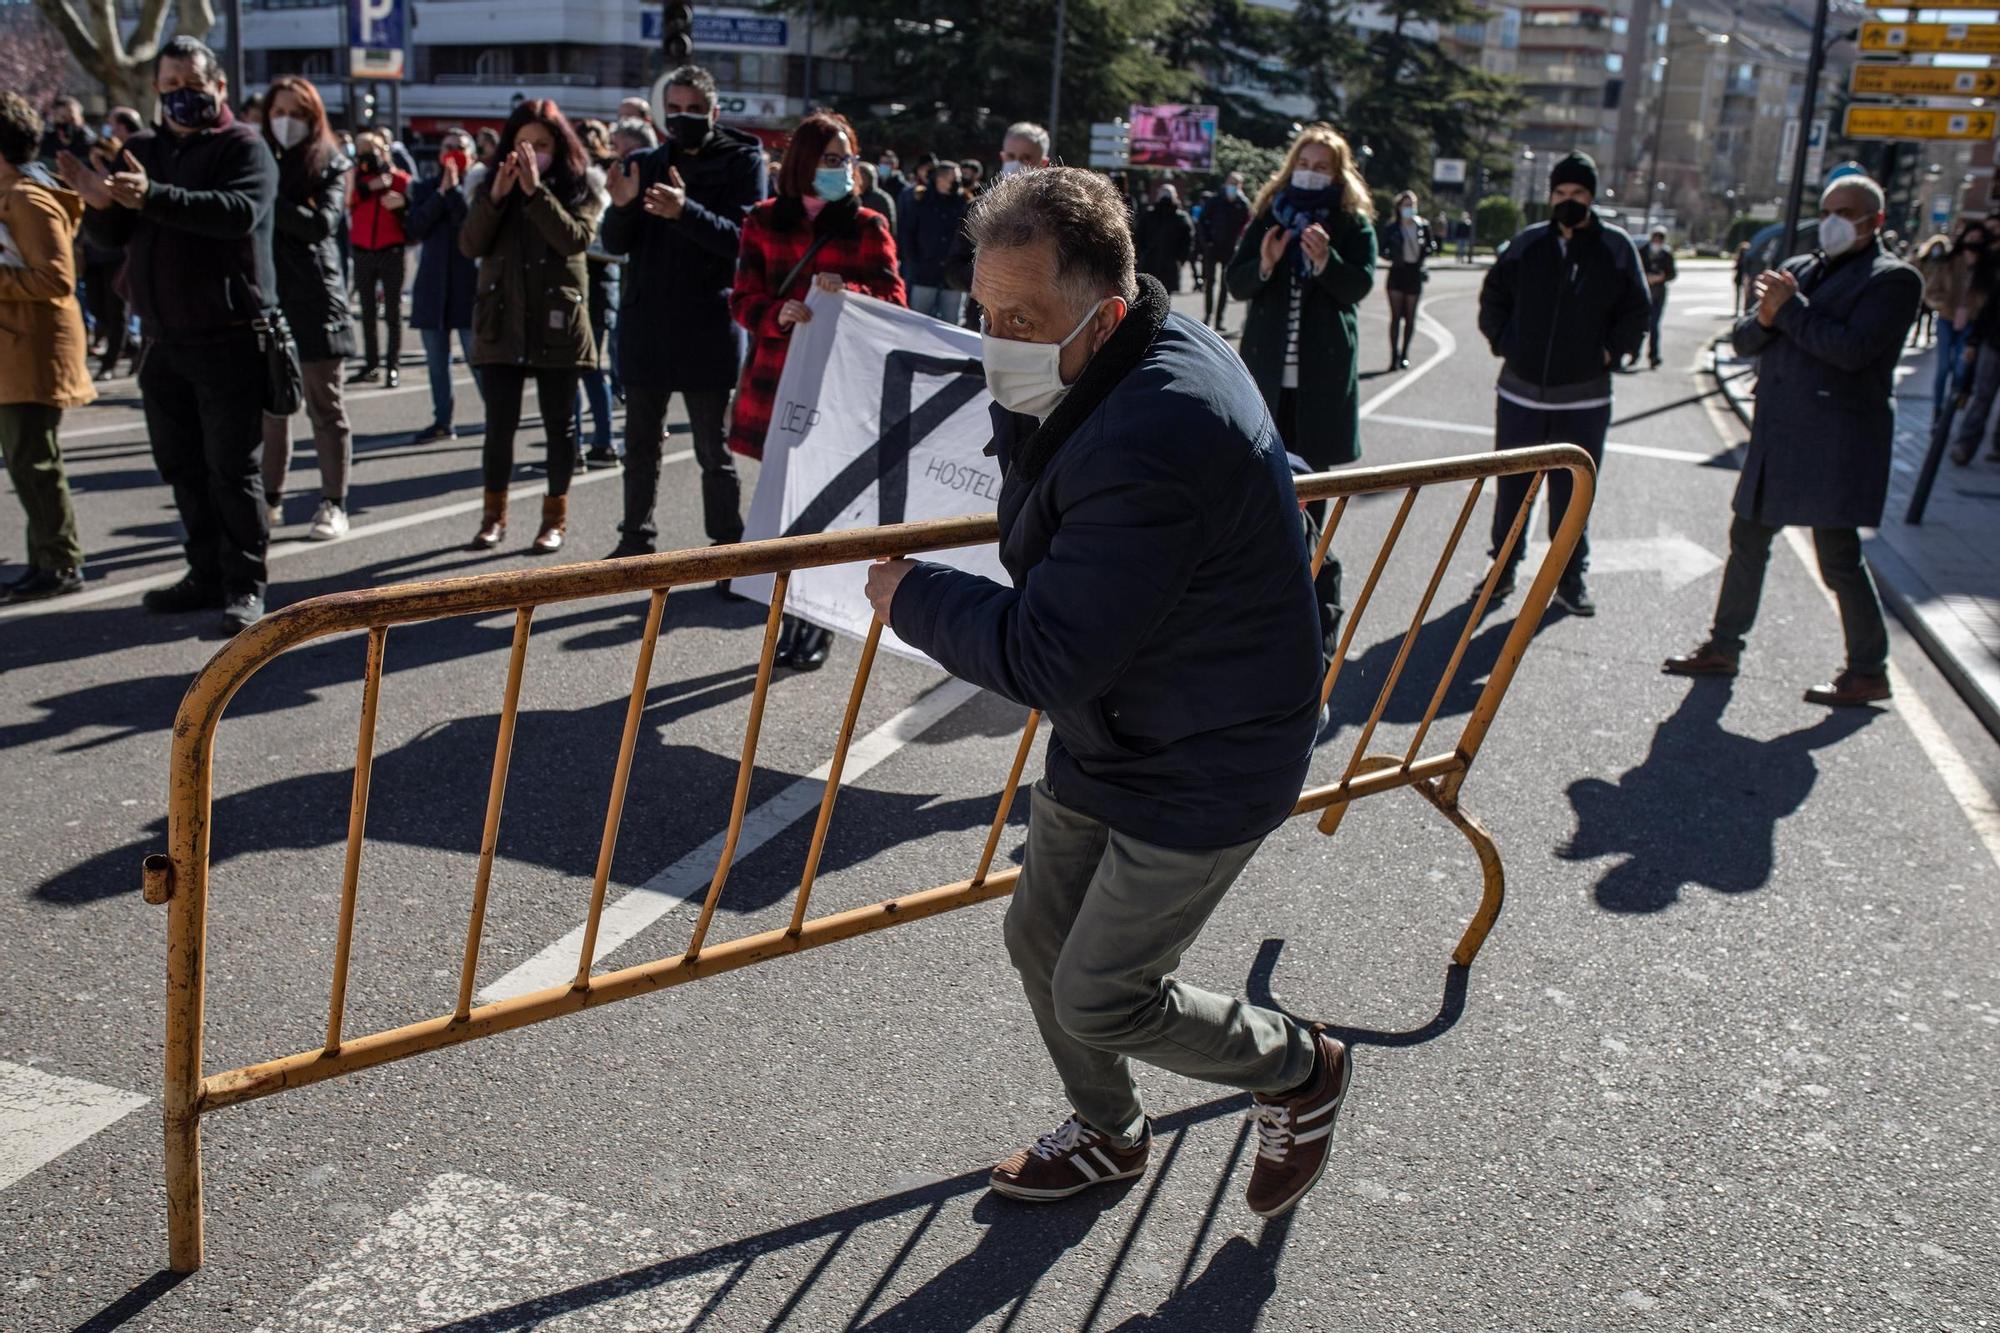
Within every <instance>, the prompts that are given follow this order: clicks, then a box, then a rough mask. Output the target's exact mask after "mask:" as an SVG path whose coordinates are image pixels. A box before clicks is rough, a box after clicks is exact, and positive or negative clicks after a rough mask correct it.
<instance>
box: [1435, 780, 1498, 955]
mask: <svg viewBox="0 0 2000 1333" xmlns="http://www.w3.org/2000/svg"><path fill="white" fill-rule="evenodd" d="M1416 790H1417V794H1418V795H1419V796H1422V797H1423V798H1424V799H1425V800H1427V801H1429V802H1430V803H1431V804H1432V805H1434V806H1436V807H1437V809H1438V813H1439V814H1441V815H1443V816H1444V817H1445V818H1446V819H1449V820H1450V821H1451V824H1452V827H1453V828H1455V829H1457V830H1458V831H1459V832H1460V833H1463V834H1464V835H1465V840H1466V841H1467V842H1469V843H1471V844H1472V850H1473V851H1474V852H1475V853H1477V854H1478V856H1479V873H1480V877H1481V878H1482V879H1483V880H1484V881H1485V889H1484V892H1482V893H1481V895H1480V898H1479V910H1477V911H1476V912H1474V913H1473V914H1472V921H1471V923H1470V924H1469V925H1467V926H1466V928H1465V934H1463V935H1461V936H1459V937H1458V947H1457V948H1456V949H1453V950H1452V951H1451V961H1452V962H1454V963H1457V964H1458V965H1459V966H1460V967H1470V966H1472V960H1473V959H1475V958H1477V957H1478V956H1479V946H1480V945H1482V944H1484V943H1486V935H1487V932H1488V931H1490V930H1492V929H1493V922H1494V921H1495V920H1496V919H1498V917H1499V915H1500V905H1501V903H1502V902H1503V901H1504V900H1505V899H1506V897H1507V872H1506V869H1505V868H1504V867H1502V866H1501V864H1500V849H1499V848H1498V847H1496V846H1495V845H1494V844H1493V836H1492V835H1491V834H1490V833H1488V832H1487V831H1486V830H1485V829H1483V828H1481V827H1480V826H1479V823H1478V821H1477V820H1475V819H1473V818H1472V816H1470V815H1468V814H1466V813H1465V811H1463V810H1461V809H1459V808H1458V799H1457V798H1456V797H1452V798H1450V799H1446V798H1445V797H1444V796H1443V795H1441V794H1440V793H1439V791H1438V789H1437V785H1436V784H1435V783H1430V782H1420V783H1418V784H1417V786H1416Z"/></svg>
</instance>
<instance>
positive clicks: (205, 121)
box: [160, 88, 222, 130]
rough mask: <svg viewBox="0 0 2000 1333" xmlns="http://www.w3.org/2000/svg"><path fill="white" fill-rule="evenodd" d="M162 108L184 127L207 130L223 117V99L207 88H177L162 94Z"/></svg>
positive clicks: (168, 116)
mask: <svg viewBox="0 0 2000 1333" xmlns="http://www.w3.org/2000/svg"><path fill="white" fill-rule="evenodd" d="M160 110H161V111H162V112H163V113H164V114H165V115H166V118H167V119H168V120H171V121H172V122H173V123H174V124H176V125H179V126H180V127H182V128H183V129H190V130H205V129H207V128H208V127H209V126H211V125H213V124H215V123H216V122H217V121H219V120H221V119H222V99H221V98H219V97H217V96H216V95H215V94H214V93H212V92H209V91H208V90H207V89H205V88H176V89H174V90H173V91H172V92H170V93H161V94H160Z"/></svg>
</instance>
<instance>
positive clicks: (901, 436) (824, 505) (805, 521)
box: [783, 350, 986, 537]
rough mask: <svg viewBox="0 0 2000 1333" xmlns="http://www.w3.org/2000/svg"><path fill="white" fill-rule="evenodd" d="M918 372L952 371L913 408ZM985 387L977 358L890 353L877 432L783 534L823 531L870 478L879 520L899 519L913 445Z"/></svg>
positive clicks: (903, 509)
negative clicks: (879, 431)
mask: <svg viewBox="0 0 2000 1333" xmlns="http://www.w3.org/2000/svg"><path fill="white" fill-rule="evenodd" d="M919 373H921V374H925V375H950V376H951V377H952V379H951V380H950V382H949V383H947V384H946V385H945V386H944V387H943V388H941V389H939V390H938V391H937V392H936V393H934V394H932V395H931V396H930V397H929V398H927V399H925V400H924V404H923V406H922V407H919V408H918V409H917V410H916V411H914V412H912V411H911V410H910V397H911V390H912V389H913V388H914V387H915V384H916V378H917V376H918V374H919ZM985 387H986V372H985V370H984V368H982V367H981V365H980V364H979V362H978V361H977V360H974V359H970V358H966V357H944V356H926V355H924V354H923V353H921V352H907V351H902V350H897V351H894V352H891V353H889V355H888V356H887V357H885V358H884V359H883V365H882V435H881V438H880V439H878V440H876V441H875V443H873V444H871V445H869V446H868V447H867V448H866V449H864V450H862V451H861V452H860V453H859V454H857V455H855V457H854V459H853V460H852V461H851V462H849V463H848V465H847V466H846V467H844V468H842V469H841V470H840V471H839V472H838V473H836V474H834V478H833V480H832V481H829V482H828V483H827V484H826V486H825V488H824V489H823V490H821V491H820V493H819V494H818V495H816V496H814V497H813V498H812V502H811V503H810V504H808V505H807V506H806V507H805V508H804V509H802V510H800V511H799V516H798V517H797V518H795V519H793V520H792V522H791V525H790V526H789V527H787V528H786V529H785V531H784V533H783V535H784V536H787V537H796V536H798V535H799V534H800V533H806V532H825V531H826V528H827V524H829V523H831V522H833V521H834V520H835V519H837V518H839V517H840V515H841V513H842V512H843V511H845V510H846V508H847V506H848V505H850V504H852V503H853V502H854V501H855V500H857V499H859V498H860V496H861V493H862V492H863V491H865V490H867V489H868V487H869V486H870V485H871V484H874V485H879V486H880V496H881V508H880V512H879V514H878V516H877V522H880V523H885V524H886V523H901V522H902V521H903V515H904V513H905V512H906V511H907V509H908V507H909V499H910V453H911V451H912V450H914V449H915V448H916V447H917V445H918V444H920V443H922V442H923V440H924V439H925V438H926V437H927V436H929V435H930V433H931V432H932V431H934V430H936V429H937V428H938V427H940V426H942V425H944V423H945V422H947V421H949V420H951V418H952V416H953V415H954V414H955V413H957V411H958V410H959V409H960V408H961V407H964V406H965V405H966V404H967V403H969V402H971V401H972V400H973V399H975V398H977V397H978V396H979V394H980V391H981V390H983V389H984V388H985Z"/></svg>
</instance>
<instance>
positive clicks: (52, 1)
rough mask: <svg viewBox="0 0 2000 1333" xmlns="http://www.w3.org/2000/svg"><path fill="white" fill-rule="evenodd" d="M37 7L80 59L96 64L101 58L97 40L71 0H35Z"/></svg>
mask: <svg viewBox="0 0 2000 1333" xmlns="http://www.w3.org/2000/svg"><path fill="white" fill-rule="evenodd" d="M35 8H37V9H39V10H41V11H42V17H44V18H46V19H47V20H48V21H49V23H50V24H51V25H53V26H54V28H55V30H56V31H57V32H58V33H60V34H61V35H62V39H63V43H64V45H66V46H68V47H69V49H70V50H71V51H72V52H74V53H75V54H76V58H77V59H78V60H81V61H84V62H86V63H88V64H91V65H93V66H94V65H95V64H96V63H97V61H98V59H99V52H98V49H97V43H96V41H95V40H94V39H93V38H92V37H91V35H90V33H89V31H87V30H86V29H85V28H84V26H83V20H82V19H81V18H78V17H77V13H76V11H75V10H74V9H71V8H70V6H69V0H35Z"/></svg>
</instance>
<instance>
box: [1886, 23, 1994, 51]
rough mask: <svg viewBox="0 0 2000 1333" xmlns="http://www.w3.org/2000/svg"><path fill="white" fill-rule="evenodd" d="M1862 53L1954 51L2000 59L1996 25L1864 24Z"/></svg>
mask: <svg viewBox="0 0 2000 1333" xmlns="http://www.w3.org/2000/svg"><path fill="white" fill-rule="evenodd" d="M1861 49H1862V50H1864V51H1957V52H1961V53H1964V54H1968V55H2000V24H1996V23H1864V24H1862V25H1861Z"/></svg>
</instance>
